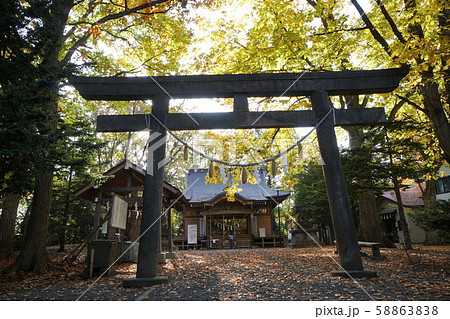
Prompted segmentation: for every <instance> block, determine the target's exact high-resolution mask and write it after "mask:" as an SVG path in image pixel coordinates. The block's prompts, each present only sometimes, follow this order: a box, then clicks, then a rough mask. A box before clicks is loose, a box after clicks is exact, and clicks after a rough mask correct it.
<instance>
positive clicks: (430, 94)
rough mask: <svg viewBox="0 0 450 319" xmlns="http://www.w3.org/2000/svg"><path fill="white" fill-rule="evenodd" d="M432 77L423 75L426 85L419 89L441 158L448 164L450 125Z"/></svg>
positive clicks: (449, 158) (449, 155)
mask: <svg viewBox="0 0 450 319" xmlns="http://www.w3.org/2000/svg"><path fill="white" fill-rule="evenodd" d="M432 76H433V74H432V73H431V74H428V73H427V74H424V81H426V83H425V85H423V86H422V87H421V93H422V96H423V105H424V111H425V114H426V115H427V116H428V118H429V119H430V121H431V124H432V126H433V130H434V134H435V135H436V137H437V139H438V141H439V146H440V147H441V148H442V151H443V157H444V159H445V160H446V161H447V163H450V123H449V121H448V119H447V116H446V114H445V112H444V107H443V105H442V101H441V96H440V94H439V88H438V85H437V83H435V82H432V79H431V77H432ZM449 81H450V80H449Z"/></svg>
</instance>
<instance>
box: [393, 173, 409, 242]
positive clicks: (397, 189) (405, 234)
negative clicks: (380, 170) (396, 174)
mask: <svg viewBox="0 0 450 319" xmlns="http://www.w3.org/2000/svg"><path fill="white" fill-rule="evenodd" d="M392 180H393V182H394V192H395V197H396V198H397V210H398V215H399V218H400V227H401V228H402V231H403V241H404V244H405V248H406V249H412V248H413V247H412V243H411V234H410V233H409V227H408V222H407V221H406V216H405V210H404V208H403V201H402V195H401V193H400V187H399V185H398V181H397V178H393V179H392Z"/></svg>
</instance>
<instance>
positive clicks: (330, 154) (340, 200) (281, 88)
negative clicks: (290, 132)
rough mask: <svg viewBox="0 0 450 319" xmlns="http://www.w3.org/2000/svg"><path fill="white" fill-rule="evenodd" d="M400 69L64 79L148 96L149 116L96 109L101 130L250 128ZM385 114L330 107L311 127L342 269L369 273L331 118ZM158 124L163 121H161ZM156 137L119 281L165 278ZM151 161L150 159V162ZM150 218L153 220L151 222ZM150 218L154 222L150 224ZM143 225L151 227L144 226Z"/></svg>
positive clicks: (279, 121) (103, 94)
mask: <svg viewBox="0 0 450 319" xmlns="http://www.w3.org/2000/svg"><path fill="white" fill-rule="evenodd" d="M406 73H407V72H406V70H404V69H385V70H371V71H339V72H312V73H301V74H300V73H299V74H297V73H275V74H273V73H270V74H238V75H190V76H158V77H109V78H106V77H74V78H72V79H71V80H70V82H71V83H72V84H73V85H74V86H75V87H76V88H77V89H78V91H79V92H80V94H81V95H82V96H83V97H84V98H85V99H88V100H144V99H151V100H152V101H153V107H152V116H155V117H156V118H157V119H158V120H159V122H160V123H158V121H154V120H150V117H149V116H146V115H144V114H142V115H103V116H102V115H100V116H98V118H97V130H98V131H100V132H120V131H139V130H143V129H145V128H149V129H150V132H158V133H160V134H161V136H163V137H164V136H165V135H166V130H167V129H170V130H204V129H250V128H280V127H301V126H309V127H312V126H315V125H316V124H317V123H318V122H319V121H320V120H322V119H323V118H324V117H326V115H327V114H328V113H329V111H330V102H329V96H330V95H348V94H351V95H359V94H374V93H387V92H391V91H393V90H394V89H395V88H396V87H398V85H399V82H400V80H401V79H402V78H403V77H404V76H405V75H406ZM277 96H309V97H310V100H311V104H312V109H313V110H312V111H268V112H250V111H249V110H248V102H247V97H277ZM170 98H183V99H184V98H234V110H233V112H228V113H190V114H189V113H169V111H168V109H169V100H170ZM385 121H386V116H385V113H384V109H382V108H375V109H357V110H356V109H351V110H336V113H335V118H334V119H333V117H330V116H328V117H326V118H325V119H324V121H323V122H322V124H321V125H319V126H318V128H317V137H318V142H319V147H320V152H321V155H322V158H323V160H324V162H325V163H326V165H325V166H324V176H325V182H326V188H327V194H328V200H329V204H330V211H331V216H332V220H333V228H334V232H335V236H336V243H337V246H338V251H339V258H340V265H341V267H342V269H343V271H337V272H334V273H335V274H338V275H342V276H348V275H350V276H352V277H372V276H375V275H376V273H375V272H372V271H364V268H363V265H362V261H361V256H360V253H359V247H358V243H357V238H356V231H355V226H354V222H353V217H352V214H351V209H350V202H349V199H348V192H347V187H346V184H345V179H344V173H343V169H342V163H341V158H340V155H339V149H338V144H337V140H336V135H335V132H334V126H335V125H342V126H344V125H377V124H382V123H384V122H385ZM161 124H162V125H161ZM160 141H161V140H157V139H154V140H152V141H151V142H150V145H149V157H148V160H149V161H150V160H152V159H153V161H152V163H151V164H153V168H154V169H153V171H152V172H149V170H148V169H147V176H146V179H145V187H144V210H143V216H142V224H141V233H143V236H142V237H141V240H140V245H139V258H138V266H137V274H136V278H133V279H131V280H125V281H124V285H125V286H148V285H152V284H156V283H160V282H163V281H164V278H160V277H158V276H157V254H158V239H159V229H160V228H159V225H158V220H159V219H158V218H159V215H160V213H161V197H162V196H161V191H162V185H163V170H164V167H161V168H159V169H156V167H157V166H158V165H157V164H158V163H161V162H162V161H163V159H164V157H165V147H158V145H157V143H158V142H159V143H160ZM155 164H156V165H155ZM155 223H156V225H154V224H155ZM151 225H154V226H153V227H151V228H150V226H151ZM149 228H150V229H149Z"/></svg>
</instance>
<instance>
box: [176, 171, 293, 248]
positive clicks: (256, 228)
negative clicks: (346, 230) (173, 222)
mask: <svg viewBox="0 0 450 319" xmlns="http://www.w3.org/2000/svg"><path fill="white" fill-rule="evenodd" d="M207 174H208V170H207V169H198V170H194V169H190V170H188V172H187V173H186V190H185V191H184V196H185V198H186V201H187V204H185V205H184V208H183V212H184V233H185V236H184V237H185V238H184V240H186V242H184V243H182V244H183V245H182V246H184V244H185V243H186V244H188V246H189V244H190V245H192V244H195V243H196V245H197V246H201V247H204V248H224V247H229V238H230V235H233V240H234V245H233V246H234V247H253V246H263V247H264V246H278V245H279V244H280V245H282V244H283V242H284V237H285V236H284V235H280V234H276V233H275V232H274V229H273V225H272V224H273V223H272V213H273V208H274V207H276V206H277V205H278V204H281V202H282V201H284V200H285V199H286V198H287V197H288V196H289V195H290V193H287V192H282V191H279V190H274V189H271V188H269V187H268V186H267V183H266V173H265V172H263V171H258V174H259V176H257V178H256V179H257V183H256V184H252V183H250V182H247V183H245V184H242V183H241V182H239V185H238V188H239V189H240V191H238V192H237V193H235V195H234V201H229V200H228V198H227V193H226V191H225V189H226V188H227V187H228V186H229V185H227V184H229V180H228V183H226V184H223V183H219V184H207V183H206V175H207ZM228 179H230V177H228ZM277 217H278V216H275V218H277ZM175 244H176V245H177V246H179V247H180V242H175ZM180 248H184V247H180Z"/></svg>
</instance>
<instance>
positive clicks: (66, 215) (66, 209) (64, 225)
mask: <svg viewBox="0 0 450 319" xmlns="http://www.w3.org/2000/svg"><path fill="white" fill-rule="evenodd" d="M72 174H73V168H72V166H71V167H70V170H69V180H68V182H67V190H66V200H65V205H64V211H63V219H62V222H61V230H60V233H59V251H60V252H64V251H65V244H66V235H67V223H68V221H69V209H70V194H71V188H72Z"/></svg>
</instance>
